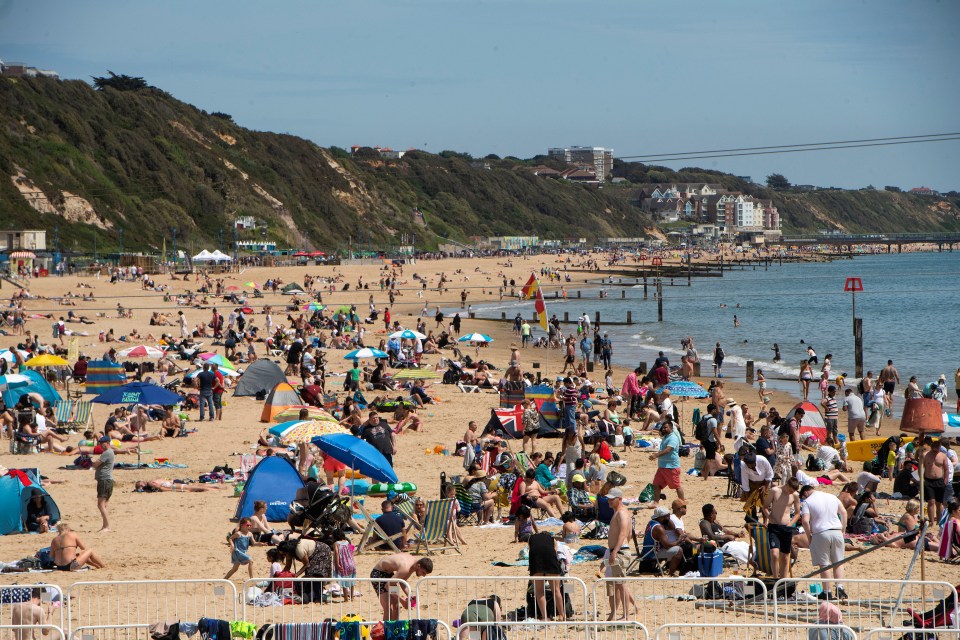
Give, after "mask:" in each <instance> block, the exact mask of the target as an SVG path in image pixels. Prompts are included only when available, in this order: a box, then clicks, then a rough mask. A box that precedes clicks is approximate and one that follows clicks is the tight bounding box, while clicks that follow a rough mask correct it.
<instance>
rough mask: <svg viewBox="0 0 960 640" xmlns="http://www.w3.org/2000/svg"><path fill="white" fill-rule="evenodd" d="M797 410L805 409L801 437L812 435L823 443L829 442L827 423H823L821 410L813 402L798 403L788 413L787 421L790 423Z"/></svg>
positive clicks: (801, 421) (801, 424)
mask: <svg viewBox="0 0 960 640" xmlns="http://www.w3.org/2000/svg"><path fill="white" fill-rule="evenodd" d="M797 409H803V412H804V413H803V419H802V420H800V424H799V425H798V426H799V427H800V435H801V436H802V435H804V434H810V435H812V436H815V437H816V438H817V440H819V441H820V442H821V443H823V442H826V440H827V423H825V422H824V421H823V416H822V415H820V409H818V408H817V405H815V404H813V403H812V402H798V403H797V404H796V405H795V406H794V407H793V408H792V409H790V411H788V412H787V421H788V422H789V421H790V420H791V419H793V416H794V415H796V413H797Z"/></svg>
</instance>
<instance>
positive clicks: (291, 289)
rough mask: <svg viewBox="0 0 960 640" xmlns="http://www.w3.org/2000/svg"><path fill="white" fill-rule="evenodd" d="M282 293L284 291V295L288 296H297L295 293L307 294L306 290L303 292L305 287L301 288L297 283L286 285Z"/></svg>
mask: <svg viewBox="0 0 960 640" xmlns="http://www.w3.org/2000/svg"><path fill="white" fill-rule="evenodd" d="M281 291H283V293H285V294H287V295H293V294H295V293H305V292H304V290H303V287H301V286H300V285H299V284H297V283H296V282H291V283H289V284H287V285H285V286H284V287H283V289H281Z"/></svg>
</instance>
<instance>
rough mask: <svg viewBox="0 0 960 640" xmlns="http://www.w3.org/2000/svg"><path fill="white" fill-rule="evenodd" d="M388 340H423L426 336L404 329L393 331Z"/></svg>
mask: <svg viewBox="0 0 960 640" xmlns="http://www.w3.org/2000/svg"><path fill="white" fill-rule="evenodd" d="M387 337H388V338H401V339H403V340H425V339H426V337H427V336H425V335H423V334H422V333H420V332H419V331H414V330H413V329H404V330H403V331H394V332H393V333H391V334H390V335H389V336H387Z"/></svg>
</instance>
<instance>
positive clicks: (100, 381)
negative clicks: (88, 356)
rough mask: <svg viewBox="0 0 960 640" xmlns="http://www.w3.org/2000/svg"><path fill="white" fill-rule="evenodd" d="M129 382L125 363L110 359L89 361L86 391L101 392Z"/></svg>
mask: <svg viewBox="0 0 960 640" xmlns="http://www.w3.org/2000/svg"><path fill="white" fill-rule="evenodd" d="M126 383H127V372H126V371H124V369H123V365H121V364H117V363H115V362H110V361H109V360H91V361H90V362H88V363H87V389H86V393H94V394H97V395H99V394H101V393H103V392H104V391H106V390H107V389H112V388H113V387H119V386H121V385H124V384H126Z"/></svg>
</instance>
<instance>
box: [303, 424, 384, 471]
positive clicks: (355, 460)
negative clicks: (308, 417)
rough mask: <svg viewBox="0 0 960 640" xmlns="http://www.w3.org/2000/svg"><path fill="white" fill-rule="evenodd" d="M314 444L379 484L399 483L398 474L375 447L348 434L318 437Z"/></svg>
mask: <svg viewBox="0 0 960 640" xmlns="http://www.w3.org/2000/svg"><path fill="white" fill-rule="evenodd" d="M313 444H315V445H317V447H319V448H320V451H323V452H324V453H325V454H327V455H328V456H330V457H331V458H333V459H334V460H336V461H338V462H342V463H343V464H345V465H347V466H348V467H350V468H351V469H354V470H356V471H359V472H360V473H362V474H363V475H365V476H367V477H368V478H371V479H373V480H376V481H377V482H397V481H398V480H397V474H396V472H395V471H394V470H393V467H391V466H390V463H389V462H387V459H386V458H384V457H383V454H382V453H380V452H379V451H377V450H376V449H375V448H374V446H373V445H371V444H370V443H368V442H367V441H365V440H361V439H360V438H358V437H356V436H352V435H350V434H348V433H335V434H333V435H329V436H317V437H316V438H314V439H313Z"/></svg>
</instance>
